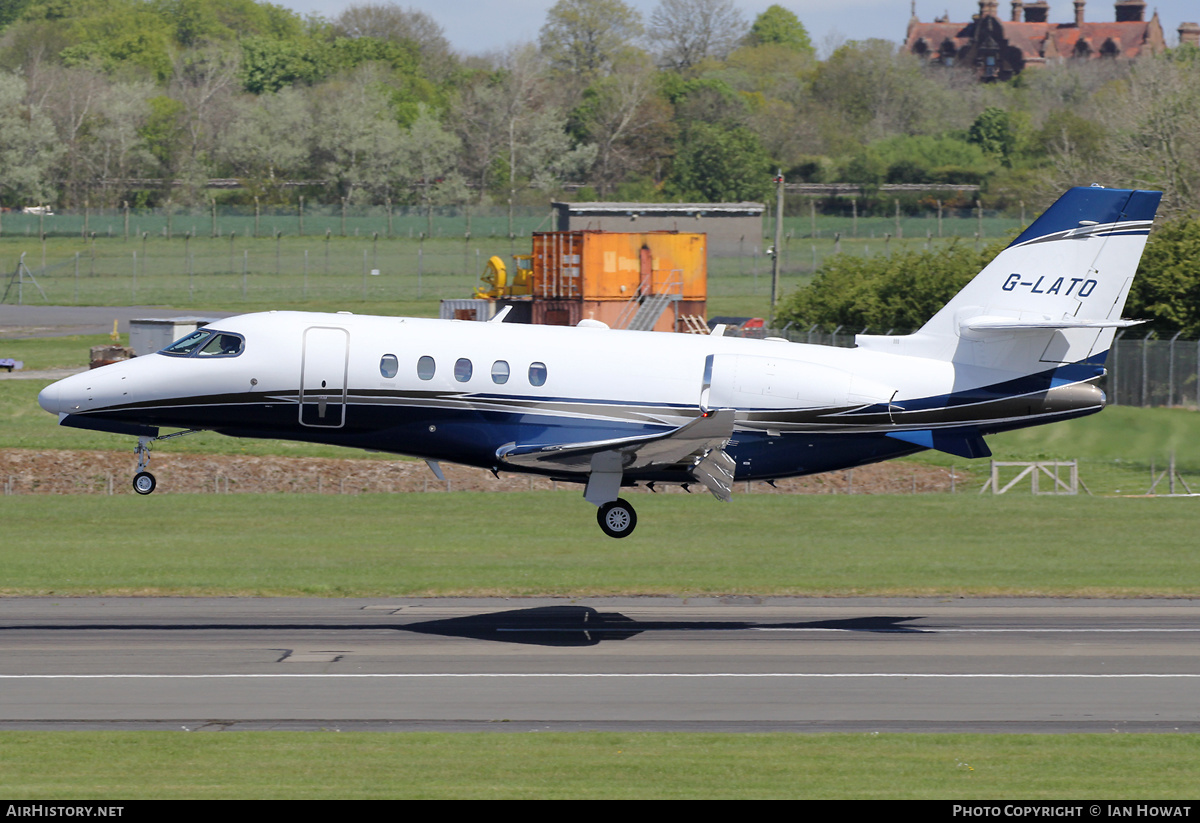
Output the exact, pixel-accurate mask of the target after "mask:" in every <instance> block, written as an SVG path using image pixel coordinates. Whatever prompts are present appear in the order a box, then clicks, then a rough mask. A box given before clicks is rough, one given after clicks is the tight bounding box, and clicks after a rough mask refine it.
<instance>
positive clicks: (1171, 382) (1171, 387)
mask: <svg viewBox="0 0 1200 823" xmlns="http://www.w3.org/2000/svg"><path fill="white" fill-rule="evenodd" d="M1181 334H1183V330H1182V329H1181V330H1180V331H1177V332H1175V336H1174V337H1172V338H1171V344H1170V347H1169V349H1168V352H1167V356H1168V357H1169V358H1170V360H1169V361H1168V362H1167V405H1168V406H1171V405H1172V404H1173V403H1174V400H1175V341H1176V340H1178V339H1179V335H1181Z"/></svg>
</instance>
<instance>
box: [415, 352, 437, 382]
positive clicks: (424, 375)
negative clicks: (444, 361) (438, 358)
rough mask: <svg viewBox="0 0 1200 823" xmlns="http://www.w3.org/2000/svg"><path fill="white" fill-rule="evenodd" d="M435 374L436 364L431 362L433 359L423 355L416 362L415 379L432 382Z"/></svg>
mask: <svg viewBox="0 0 1200 823" xmlns="http://www.w3.org/2000/svg"><path fill="white" fill-rule="evenodd" d="M435 372H437V363H435V362H433V358H432V357H430V356H429V355H425V356H424V357H422V358H421V359H420V360H418V361H417V377H419V378H421V379H422V380H432V379H433V375H434V373H435Z"/></svg>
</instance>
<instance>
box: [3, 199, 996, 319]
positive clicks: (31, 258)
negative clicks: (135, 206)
mask: <svg viewBox="0 0 1200 823" xmlns="http://www.w3.org/2000/svg"><path fill="white" fill-rule="evenodd" d="M839 220H840V219H838V218H829V219H823V220H822V221H821V223H820V225H821V226H823V227H824V228H819V229H818V232H819V234H818V236H817V237H815V238H813V237H805V236H803V235H805V234H806V233H807V230H808V226H807V221H804V224H803V227H801V226H800V225H798V224H797V225H794V226H792V227H790V228H789V230H788V231H789V232H791V233H792V234H793V235H794V236H792V237H789V238H788V239H787V240H786V241H785V243H784V244H783V252H782V256H781V260H780V265H781V272H782V273H781V278H780V296H781V297H782V296H784V295H787V294H788V293H789V292H791V291H793V290H794V289H795V288H796V287H798V286H800V285H802V284H804V283H806V282H808V280H809V278H811V276H812V274H813V272H814V271H815V270H816V268H817V267H818V266H820V265H821V264H822V263H823V262H824V260H825V258H826V257H828V256H829V255H830V254H833V253H834V251H835V248H840V249H841V250H842V251H843V252H845V253H848V254H860V255H871V254H880V253H892V252H896V251H899V250H903V249H921V248H925V247H926V246H927V245H928V244H933V245H938V244H946V243H950V242H955V241H954V240H953V239H952V235H953V234H954V233H955V232H958V233H959V234H964V235H965V238H967V239H964V240H959V241H958V242H971V243H973V242H976V241H975V240H974V239H972V236H973V232H974V231H975V229H976V224H975V221H973V220H965V221H964V220H958V221H947V224H948V227H947V228H946V230H945V235H946V236H945V237H944V238H941V239H939V238H938V237H937V234H936V221H934V222H932V223H930V222H929V221H920V220H912V221H909V225H908V228H905V229H904V232H905V235H904V237H903V238H900V239H896V238H886V239H885V237H884V235H885V234H887V233H889V232H891V233H894V231H895V228H894V226H892V225H891V223H890V221H887V220H883V219H876V220H870V221H868V220H866V219H863V220H861V221H859V232H858V235H857V236H856V237H855V236H851V231H850V222H849V221H845V225H843V223H842V222H839ZM9 221H10V218H6V224H7V222H9ZM187 225H188V226H191V224H190V223H188V224H187ZM206 228H207V226H206V225H200V226H198V227H197V230H198V234H197V235H195V236H191V237H189V236H187V233H186V232H187V231H190V230H191V229H190V228H189V229H181V230H178V231H177V232H176V233H175V234H174V235H173V236H172V238H171V239H169V240H168V239H167V238H166V237H164V236H162V235H147V236H146V237H144V238H143V237H141V236H140V235H139V234H137V232H136V231H135V232H134V235H133V237H131V239H129V240H125V239H123V237H122V236H121V235H120V232H119V231H118V232H117V234H116V236H113V237H107V236H104V235H101V236H100V237H98V238H96V239H95V240H90V241H85V240H84V239H82V238H81V237H50V238H47V239H46V240H44V241H42V240H39V239H38V237H37V235H36V234H33V235H28V236H27V235H23V234H20V233H16V234H14V233H13V232H11V231H9V230H6V231H5V232H4V234H3V235H0V278H2V279H3V285H4V287H5V288H6V289H7V290H8V292H9V293H8V296H7V302H10V303H15V302H17V300H18V299H19V300H20V301H21V302H23V303H26V304H33V305H37V304H42V303H48V304H52V305H93V306H121V305H163V306H172V307H175V308H179V309H186V310H187V311H195V312H203V310H204V309H206V308H208V309H213V308H220V309H222V310H226V311H238V310H245V311H256V310H260V309H271V308H285V307H286V308H295V309H308V310H347V311H356V312H363V313H368V312H370V313H376V314H403V315H410V316H418V317H421V316H427V317H436V316H437V314H438V304H439V301H440V300H442V299H446V298H466V297H471V296H472V294H473V292H474V290H475V287H476V286H478V285H479V284H480V281H479V278H480V275H481V274H482V273H483V271H484V268H485V266H486V264H487V260H488V258H489V257H491V256H492V255H499V256H500V257H502V258H503V259H504V260H505V261H506V262H510V261H511V257H512V255H514V254H528V253H529V250H530V239H529V237H528V233H525V234H524V236H521V237H517V238H513V239H510V238H508V237H507V236H502V235H491V236H489V235H486V234H479V233H476V234H475V235H473V236H471V237H466V236H463V235H462V234H459V236H457V237H451V236H441V237H434V238H431V239H424V240H422V239H419V232H417V235H418V236H417V237H409V236H407V235H406V234H404V233H402V232H399V231H397V234H396V235H394V236H392V237H391V238H388V237H387V236H386V235H380V236H375V234H374V233H373V232H363V233H362V234H359V235H348V236H344V237H343V236H341V235H340V234H338V233H336V232H335V233H332V234H330V235H328V236H326V235H325V234H324V233H323V231H322V232H321V233H312V232H310V233H309V234H308V235H306V236H298V235H296V234H295V233H294V232H295V227H291V228H290V230H285V229H283V228H278V227H274V228H271V229H268V228H267V226H266V225H265V224H264V226H263V227H262V229H261V233H260V236H258V237H254V236H252V235H250V234H247V233H246V230H245V229H243V230H242V232H241V233H239V234H234V235H230V234H229V232H228V230H227V229H226V230H224V233H223V234H222V235H221V236H219V237H213V236H210V233H209V232H208V231H206ZM1014 228H1016V224H1015V222H1013V221H989V222H988V223H987V228H986V229H985V235H986V237H987V238H991V239H995V238H996V237H1001V236H1004V235H1005V233H1006V232H1010V231H1011V230H1012V229H1014ZM277 230H278V231H282V232H283V234H281V235H280V236H278V237H277V236H276V231H277ZM839 231H840V232H841V241H840V244H838V243H836V242H835V239H834V235H835V233H837V232H839ZM929 234H932V235H933V236H932V238H929V237H928V235H929ZM768 245H770V244H769V243H766V242H765V241H764V242H763V243H756V242H751V241H748V242H747V244H746V246H745V248H744V249H743V250H742V253H741V254H740V255H738V256H734V257H713V258H710V260H709V282H708V314H709V315H710V316H717V315H734V316H761V317H765V316H766V315H767V314H768V312H769V310H770V305H769V304H770V294H771V259H770V258H769V257H768V256H766V254H765V251H764V250H765V248H766V247H767V246H768ZM22 256H23V257H24V261H25V265H26V267H27V268H28V270H29V272H30V274H31V275H32V279H30V278H29V277H24V278H23V279H22V278H17V280H16V281H15V282H14V283H13V285H12V287H11V288H7V287H8V285H9V281H10V278H11V275H12V274H13V273H14V272H15V271H16V270H17V265H18V261H20V260H21V259H22ZM35 281H36V282H35ZM0 291H3V290H2V289H0Z"/></svg>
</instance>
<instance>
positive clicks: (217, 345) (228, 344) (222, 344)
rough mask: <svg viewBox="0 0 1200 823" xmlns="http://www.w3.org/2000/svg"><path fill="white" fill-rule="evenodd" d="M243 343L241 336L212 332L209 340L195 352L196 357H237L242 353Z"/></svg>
mask: <svg viewBox="0 0 1200 823" xmlns="http://www.w3.org/2000/svg"><path fill="white" fill-rule="evenodd" d="M244 342H245V341H243V340H242V338H241V336H239V335H236V334H230V333H229V332H225V331H219V332H214V333H213V337H212V340H209V341H208V342H207V343H205V344H204V345H203V346H201V347H200V349H199V350H198V351H197V352H196V356H197V357H237V356H238V355H239V354H241V353H242V345H243V344H244Z"/></svg>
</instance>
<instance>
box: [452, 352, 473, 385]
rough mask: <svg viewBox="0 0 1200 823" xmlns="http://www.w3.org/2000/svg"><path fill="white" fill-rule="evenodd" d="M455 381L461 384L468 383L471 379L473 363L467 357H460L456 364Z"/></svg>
mask: <svg viewBox="0 0 1200 823" xmlns="http://www.w3.org/2000/svg"><path fill="white" fill-rule="evenodd" d="M454 379H455V380H457V381H458V382H459V383H466V382H467V381H468V380H470V379H471V361H470V360H468V359H467V358H465V357H460V358H458V360H456V361H455V362H454Z"/></svg>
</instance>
